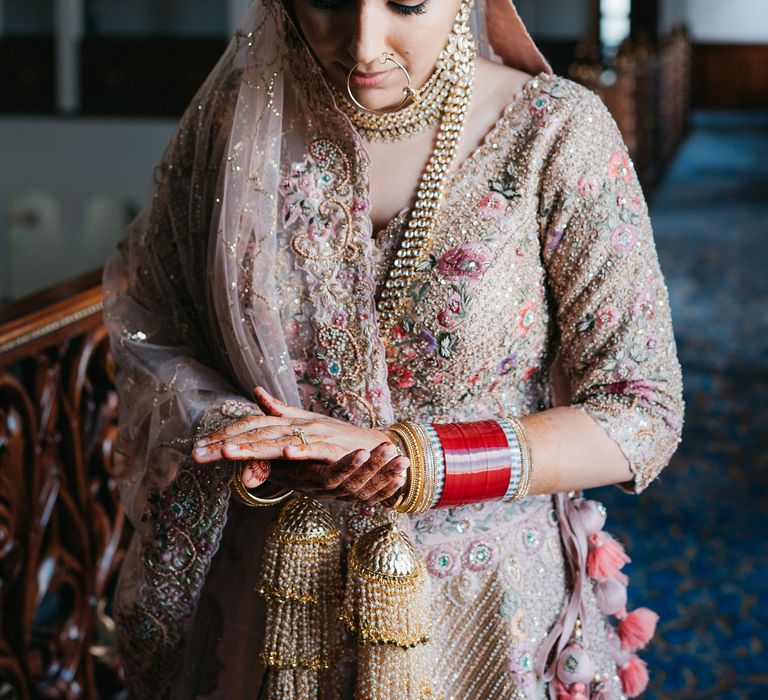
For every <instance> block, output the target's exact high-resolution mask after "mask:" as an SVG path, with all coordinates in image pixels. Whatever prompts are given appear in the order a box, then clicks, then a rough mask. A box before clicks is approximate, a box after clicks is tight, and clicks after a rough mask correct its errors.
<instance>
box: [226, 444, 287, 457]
mask: <svg viewBox="0 0 768 700" xmlns="http://www.w3.org/2000/svg"><path fill="white" fill-rule="evenodd" d="M284 448H285V445H281V444H280V441H279V440H262V441H261V442H247V443H244V444H242V445H229V444H224V445H222V448H221V454H222V456H223V457H224V458H225V459H234V460H242V461H248V462H250V461H256V460H269V461H271V460H273V459H282V458H283V449H284Z"/></svg>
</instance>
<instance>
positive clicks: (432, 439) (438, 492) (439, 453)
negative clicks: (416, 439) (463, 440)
mask: <svg viewBox="0 0 768 700" xmlns="http://www.w3.org/2000/svg"><path fill="white" fill-rule="evenodd" d="M421 427H422V428H423V429H424V432H425V433H426V434H427V437H428V438H429V443H430V445H431V446H432V457H433V460H434V463H435V494H434V497H433V498H432V503H431V504H430V506H429V507H430V508H434V507H435V506H436V505H437V504H438V503H440V499H441V498H442V497H443V487H444V486H445V454H444V453H443V444H442V443H441V442H440V437H439V436H438V434H437V431H436V430H435V429H434V428H433V427H432V426H431V425H429V424H424V423H422V424H421Z"/></svg>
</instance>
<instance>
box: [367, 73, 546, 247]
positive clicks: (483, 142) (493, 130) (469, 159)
mask: <svg viewBox="0 0 768 700" xmlns="http://www.w3.org/2000/svg"><path fill="white" fill-rule="evenodd" d="M549 75H550V73H549V72H548V71H541V72H540V73H537V74H536V75H534V76H532V77H531V78H530V79H529V80H528V81H526V83H525V84H524V85H523V86H522V87H521V88H520V89H519V90H518V91H517V92H516V93H515V96H514V98H513V99H512V101H511V102H510V103H509V104H508V105H507V106H506V107H504V109H503V110H502V112H501V114H500V115H499V118H498V119H497V120H496V121H495V122H494V123H493V125H492V126H491V127H490V129H488V131H487V132H486V133H485V136H483V138H482V139H480V142H479V143H478V144H477V146H476V147H475V148H473V149H472V150H471V151H470V152H469V153H468V154H467V156H466V158H464V160H462V161H461V162H460V163H459V164H458V165H457V166H456V167H455V168H453V169H452V170H451V172H449V173H448V177H447V178H446V180H445V190H444V193H445V194H444V197H447V195H448V193H449V192H450V191H451V189H452V188H453V186H454V184H455V182H456V180H457V179H459V176H460V175H462V173H463V172H464V171H465V170H467V169H468V168H469V167H470V165H471V164H472V163H473V162H474V161H476V160H479V159H480V157H481V156H483V155H485V153H486V152H487V151H488V148H489V147H491V145H492V144H493V141H494V140H495V139H496V137H497V136H498V134H499V132H500V131H501V129H502V127H503V126H505V125H506V122H507V121H508V120H509V119H510V117H512V115H513V113H514V112H515V111H516V110H517V108H518V107H519V106H520V105H523V104H525V103H526V102H527V99H526V98H527V97H528V92H529V90H530V89H532V88H534V89H535V88H537V87H538V83H539V80H540V79H541V78H543V77H544V76H549ZM419 183H421V177H419ZM417 189H418V187H417ZM414 198H415V194H414ZM412 206H413V205H411V204H409V205H407V206H405V207H403V208H402V209H401V210H400V211H399V212H397V214H395V215H394V216H393V217H392V218H391V219H390V220H389V221H388V222H387V223H386V224H385V225H384V226H383V227H381V228H380V229H379V230H378V231H376V232H374V233H373V234H372V236H371V243H372V244H373V245H374V246H375V247H376V248H380V247H381V246H380V245H379V243H378V241H379V239H381V238H382V236H384V235H385V234H387V233H389V232H390V229H395V230H397V227H398V226H402V224H403V223H405V222H404V221H401V219H402V218H403V216H407V214H408V213H409V212H410V210H411V208H412ZM406 221H407V219H406Z"/></svg>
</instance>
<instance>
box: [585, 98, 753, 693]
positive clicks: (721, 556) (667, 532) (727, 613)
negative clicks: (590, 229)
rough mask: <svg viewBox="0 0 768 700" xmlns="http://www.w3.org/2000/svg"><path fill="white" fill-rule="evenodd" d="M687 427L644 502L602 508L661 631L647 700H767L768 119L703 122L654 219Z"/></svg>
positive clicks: (616, 496) (709, 118) (697, 122)
mask: <svg viewBox="0 0 768 700" xmlns="http://www.w3.org/2000/svg"><path fill="white" fill-rule="evenodd" d="M651 214H652V218H653V223H654V228H655V235H656V244H657V248H658V250H659V256H660V258H661V264H662V269H663V270H664V273H665V276H666V279H667V284H668V287H669V291H670V296H671V300H672V313H673V319H674V322H675V330H676V337H677V342H678V349H679V352H680V359H681V362H682V365H683V373H684V383H685V398H686V423H685V430H684V433H683V443H682V445H681V446H680V449H679V451H678V453H677V454H676V456H675V457H674V458H673V461H672V463H671V464H670V466H669V467H668V468H667V469H666V471H664V472H663V473H662V475H661V478H660V480H659V481H657V482H656V483H655V484H654V485H653V486H652V487H651V488H650V489H649V490H648V491H647V492H646V493H645V494H644V495H643V496H642V497H640V498H637V497H633V496H626V495H624V494H622V493H621V492H619V491H618V489H613V488H611V489H600V490H599V491H598V492H595V494H594V496H595V497H596V498H598V499H599V500H602V501H603V502H604V503H605V504H606V506H608V510H609V520H608V528H609V529H610V530H612V531H613V532H614V534H616V535H617V536H618V537H619V538H620V539H621V540H622V542H624V544H625V545H626V547H627V551H628V553H629V555H630V556H631V557H632V558H633V564H631V565H629V566H628V567H627V568H626V569H625V571H626V572H627V573H628V574H629V575H630V579H631V583H630V599H631V600H630V608H631V607H633V606H640V605H647V606H648V607H650V608H652V609H654V610H656V611H657V612H658V613H659V615H660V616H661V620H660V623H659V631H658V633H657V636H656V639H655V640H654V642H653V643H652V644H651V646H650V648H649V649H648V650H647V651H646V652H645V654H644V658H645V659H646V661H647V662H648V665H649V668H650V669H651V673H652V676H651V686H650V689H649V692H648V693H647V694H646V695H644V697H645V698H649V699H654V700H655V699H659V700H672V699H674V698H713V699H716V700H736V699H739V700H741V699H745V698H749V699H752V698H766V697H768V537H767V536H766V532H765V528H766V524H767V519H766V513H767V512H768V430H766V427H765V424H766V421H768V417H766V407H768V113H759V114H741V113H732V114H728V113H699V114H696V115H695V117H694V120H693V129H692V131H691V134H690V137H689V139H688V140H687V142H686V143H685V145H684V147H683V148H682V149H681V151H680V153H679V155H678V158H677V160H676V161H675V163H674V165H673V167H672V168H671V170H670V171H669V173H668V175H667V177H666V179H665V181H664V182H663V184H662V186H661V188H660V189H659V191H658V193H657V194H656V196H655V197H654V199H653V202H652V206H651Z"/></svg>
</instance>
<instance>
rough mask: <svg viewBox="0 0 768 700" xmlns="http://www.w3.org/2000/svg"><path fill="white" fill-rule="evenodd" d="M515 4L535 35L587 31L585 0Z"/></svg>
mask: <svg viewBox="0 0 768 700" xmlns="http://www.w3.org/2000/svg"><path fill="white" fill-rule="evenodd" d="M767 1H768V0H767ZM515 5H516V6H517V9H518V11H519V12H520V16H521V17H522V19H523V21H524V22H525V26H526V27H527V28H528V31H529V32H530V33H531V34H533V36H535V37H537V38H541V39H583V38H584V37H585V36H587V35H588V34H589V0H568V2H562V0H517V1H516V2H515Z"/></svg>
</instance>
